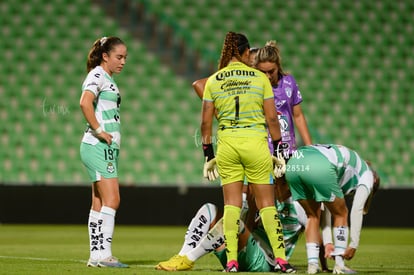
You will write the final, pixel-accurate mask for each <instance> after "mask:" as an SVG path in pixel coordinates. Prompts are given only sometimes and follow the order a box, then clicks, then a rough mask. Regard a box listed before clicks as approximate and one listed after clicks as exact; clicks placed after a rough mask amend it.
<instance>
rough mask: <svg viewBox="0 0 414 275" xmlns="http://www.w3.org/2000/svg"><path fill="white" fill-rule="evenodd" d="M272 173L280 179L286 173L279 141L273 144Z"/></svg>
mask: <svg viewBox="0 0 414 275" xmlns="http://www.w3.org/2000/svg"><path fill="white" fill-rule="evenodd" d="M272 143H273V156H272V162H273V173H274V175H275V177H276V178H281V177H282V176H283V175H284V174H285V172H286V161H285V159H284V158H283V148H282V146H281V144H280V143H281V139H279V140H274V141H273V142H272Z"/></svg>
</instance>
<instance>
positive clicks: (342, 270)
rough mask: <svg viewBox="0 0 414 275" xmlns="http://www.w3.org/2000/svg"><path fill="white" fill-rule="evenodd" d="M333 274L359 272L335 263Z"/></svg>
mask: <svg viewBox="0 0 414 275" xmlns="http://www.w3.org/2000/svg"><path fill="white" fill-rule="evenodd" d="M332 273H333V274H357V272H356V271H355V270H352V269H350V268H349V267H346V266H344V267H340V266H338V265H335V267H334V269H333V271H332Z"/></svg>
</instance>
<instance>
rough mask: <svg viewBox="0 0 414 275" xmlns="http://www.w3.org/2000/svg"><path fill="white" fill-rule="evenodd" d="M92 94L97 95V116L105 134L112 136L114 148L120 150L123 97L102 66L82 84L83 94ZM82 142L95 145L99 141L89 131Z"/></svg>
mask: <svg viewBox="0 0 414 275" xmlns="http://www.w3.org/2000/svg"><path fill="white" fill-rule="evenodd" d="M84 91H87V92H92V93H93V94H94V95H95V102H94V107H95V116H96V119H97V120H98V122H99V125H100V126H101V127H102V129H103V130H104V131H105V132H108V133H110V134H111V135H112V142H113V146H115V147H117V148H118V149H119V147H120V145H121V130H120V128H121V118H120V114H119V107H120V103H121V97H120V94H119V90H118V86H117V85H116V83H115V81H114V80H113V78H112V77H111V76H109V75H108V74H107V73H106V72H105V71H104V69H103V68H102V67H101V66H97V67H95V68H94V69H93V70H91V71H90V72H89V73H88V75H87V77H86V79H85V81H84V82H83V84H82V92H84ZM82 142H84V143H88V144H92V145H95V144H97V143H98V142H99V140H98V139H97V138H96V137H95V136H94V135H93V134H92V131H91V129H88V130H87V131H86V132H85V134H84V136H83V139H82Z"/></svg>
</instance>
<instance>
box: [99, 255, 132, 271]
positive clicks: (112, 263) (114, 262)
mask: <svg viewBox="0 0 414 275" xmlns="http://www.w3.org/2000/svg"><path fill="white" fill-rule="evenodd" d="M98 266H99V267H113V268H127V267H129V266H128V265H127V264H124V263H121V262H120V261H119V260H118V259H117V258H115V257H114V256H110V257H108V258H106V259H103V260H101V261H99V262H98Z"/></svg>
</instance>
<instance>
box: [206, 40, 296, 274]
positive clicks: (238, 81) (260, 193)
mask: <svg viewBox="0 0 414 275" xmlns="http://www.w3.org/2000/svg"><path fill="white" fill-rule="evenodd" d="M249 48H250V46H249V41H248V40H247V38H246V36H244V35H243V34H239V33H234V32H229V33H227V35H226V38H225V41H224V44H223V49H222V52H221V58H220V63H219V71H217V72H216V73H215V74H213V75H212V76H210V77H209V78H208V80H207V83H206V88H205V91H204V96H203V105H202V122H201V134H202V141H203V151H204V156H205V158H206V163H205V165H204V176H205V177H206V178H208V179H209V180H214V179H216V178H217V177H218V174H219V175H220V177H221V185H222V188H223V197H224V214H223V231H224V236H225V245H226V256H227V264H226V268H225V271H227V272H237V271H238V270H239V264H238V258H237V247H238V245H237V243H238V234H239V224H240V212H241V206H242V192H243V182H244V179H245V178H246V179H247V181H248V182H249V184H251V185H252V188H253V192H254V194H255V197H256V204H257V208H258V209H259V213H260V217H261V219H262V222H263V225H264V228H265V231H266V234H267V236H268V238H269V241H270V244H271V247H272V251H273V254H274V257H275V259H274V261H275V271H281V272H284V273H292V272H295V269H294V268H293V267H292V266H291V265H290V264H289V263H288V262H287V261H286V256H285V244H284V241H283V233H282V226H281V222H280V220H279V218H278V215H277V211H276V207H275V204H274V192H273V188H274V187H273V177H274V171H275V172H276V176H279V177H280V176H281V174H282V173H283V169H284V167H285V163H284V159H283V158H282V157H281V156H280V154H279V146H278V145H279V143H280V140H281V136H280V127H279V121H278V119H277V115H276V108H275V105H274V96H273V91H272V87H271V85H270V82H269V80H268V78H267V77H266V75H265V74H263V73H262V72H260V71H258V70H256V69H254V68H251V67H250V66H248V65H246V64H248V62H249ZM215 112H216V114H217V120H218V131H217V139H218V144H217V156H215V155H214V151H213V145H212V135H213V133H212V125H213V120H214V115H215ZM268 131H269V133H270V135H271V137H272V139H273V143H274V148H275V152H274V154H273V155H274V157H272V155H271V154H270V152H269V149H268V143H267V134H268ZM272 160H273V161H272ZM216 165H217V170H218V173H217V170H216ZM273 165H275V167H276V168H275V170H274V169H273Z"/></svg>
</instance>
